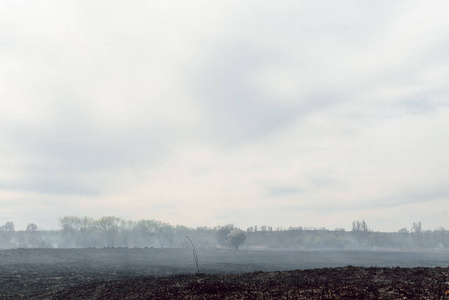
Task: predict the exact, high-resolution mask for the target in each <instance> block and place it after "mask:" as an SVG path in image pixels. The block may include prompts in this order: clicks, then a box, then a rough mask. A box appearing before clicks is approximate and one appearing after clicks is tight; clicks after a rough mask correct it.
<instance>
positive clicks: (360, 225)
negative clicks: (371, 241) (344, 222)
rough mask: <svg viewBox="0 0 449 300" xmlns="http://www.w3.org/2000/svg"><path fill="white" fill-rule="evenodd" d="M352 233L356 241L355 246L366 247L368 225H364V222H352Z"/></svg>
mask: <svg viewBox="0 0 449 300" xmlns="http://www.w3.org/2000/svg"><path fill="white" fill-rule="evenodd" d="M352 232H353V234H354V235H355V237H356V240H357V246H359V247H360V246H361V245H363V246H366V245H368V236H369V229H368V225H367V224H366V222H365V220H363V221H362V222H360V221H353V222H352Z"/></svg>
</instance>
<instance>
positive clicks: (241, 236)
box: [227, 228, 246, 250]
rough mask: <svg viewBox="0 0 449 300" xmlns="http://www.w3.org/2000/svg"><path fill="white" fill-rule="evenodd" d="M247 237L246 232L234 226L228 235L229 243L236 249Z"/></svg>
mask: <svg viewBox="0 0 449 300" xmlns="http://www.w3.org/2000/svg"><path fill="white" fill-rule="evenodd" d="M245 239H246V233H245V232H244V231H243V230H241V229H239V228H234V229H232V230H231V232H230V233H229V234H228V235H227V243H228V245H230V246H231V247H234V248H235V250H238V249H239V247H240V245H241V244H242V243H243V242H244V241H245Z"/></svg>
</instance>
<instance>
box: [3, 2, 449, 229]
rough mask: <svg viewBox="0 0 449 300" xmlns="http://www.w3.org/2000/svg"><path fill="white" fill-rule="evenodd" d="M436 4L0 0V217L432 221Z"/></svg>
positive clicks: (445, 206)
mask: <svg viewBox="0 0 449 300" xmlns="http://www.w3.org/2000/svg"><path fill="white" fill-rule="evenodd" d="M448 15H449V3H448V2H447V1H409V0H407V1H405V0H404V1H390V0H388V1H355V0H354V1H333V0H329V1H316V0H313V1H312V0H310V1H297V0H295V1H211V0H204V1H198V0H189V1H185V0H177V1H165V0H164V1H152V0H135V1H117V0H112V1H111V0H108V1H96V0H73V1H66V0H64V1H59V0H58V1H43V0H30V1H21V0H0V225H3V224H4V223H5V222H7V221H13V222H14V223H15V224H16V228H17V229H24V228H25V227H26V225H27V224H28V223H30V222H33V223H36V224H37V225H38V226H39V227H40V228H45V229H51V228H58V219H59V218H60V217H63V216H66V215H76V216H80V217H81V216H89V217H94V218H98V217H101V216H103V215H115V216H118V217H121V218H125V219H133V220H139V219H156V220H160V221H163V222H169V223H171V224H181V225H187V226H193V227H196V226H203V225H204V226H215V225H224V224H227V223H234V224H235V225H236V226H240V227H242V228H244V229H246V227H248V226H252V225H268V226H273V227H278V226H279V227H280V226H282V227H289V226H306V227H312V226H313V227H326V228H329V229H334V228H337V227H342V228H346V229H347V230H350V229H351V223H352V221H353V220H362V219H363V220H365V221H366V222H367V224H368V227H369V228H371V229H373V230H375V231H397V230H399V229H400V228H403V227H407V228H410V227H411V226H412V223H413V222H418V221H421V222H422V224H423V228H424V229H436V228H438V227H440V226H443V227H445V228H446V229H449V181H448V180H449V177H448V172H449V84H448V83H449V18H448Z"/></svg>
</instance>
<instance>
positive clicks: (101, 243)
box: [0, 216, 449, 251]
mask: <svg viewBox="0 0 449 300" xmlns="http://www.w3.org/2000/svg"><path fill="white" fill-rule="evenodd" d="M186 236H189V237H190V238H191V239H192V240H193V241H194V242H195V245H196V246H197V247H199V248H223V249H241V248H245V249H298V250H311V249H334V250H338V249H341V250H344V249H389V250H404V251H405V250H419V249H449V231H447V230H445V229H444V228H442V227H441V228H439V229H436V230H433V231H432V230H424V229H423V228H422V224H421V222H416V223H413V225H412V226H411V227H410V229H408V228H401V229H400V230H399V231H397V232H374V231H372V230H371V229H369V228H368V225H367V223H366V222H365V221H364V220H362V221H359V220H356V221H354V222H352V230H351V231H346V230H345V229H342V228H336V229H334V230H329V229H326V228H312V227H289V228H287V229H284V228H276V229H273V227H270V226H260V227H258V226H254V227H249V228H247V229H246V230H244V229H241V228H238V227H236V226H234V225H232V224H228V225H224V226H216V227H197V228H191V227H186V226H180V225H176V226H173V225H170V224H168V223H163V222H160V221H156V220H153V219H148V220H139V221H133V220H124V219H121V218H118V217H115V216H104V217H101V218H98V219H94V218H89V217H77V216H66V217H63V218H61V219H60V220H59V229H58V230H41V229H39V228H38V227H37V225H36V224H33V223H30V224H28V226H27V227H26V230H24V231H17V230H15V226H14V223H13V222H7V223H5V225H3V226H0V248H3V249H6V248H27V247H39V248H88V247H97V248H100V247H128V248H133V247H137V248H144V247H154V248H162V247H163V248H173V247H175V248H179V247H188V245H187V244H186V239H185V237H186Z"/></svg>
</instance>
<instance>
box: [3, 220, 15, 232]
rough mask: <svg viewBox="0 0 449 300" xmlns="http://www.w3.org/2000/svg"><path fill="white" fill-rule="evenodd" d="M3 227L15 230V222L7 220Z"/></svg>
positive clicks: (11, 230) (6, 229)
mask: <svg viewBox="0 0 449 300" xmlns="http://www.w3.org/2000/svg"><path fill="white" fill-rule="evenodd" d="M3 228H4V230H5V231H9V232H13V231H15V226H14V223H13V222H6V224H5V226H4V227H3Z"/></svg>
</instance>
